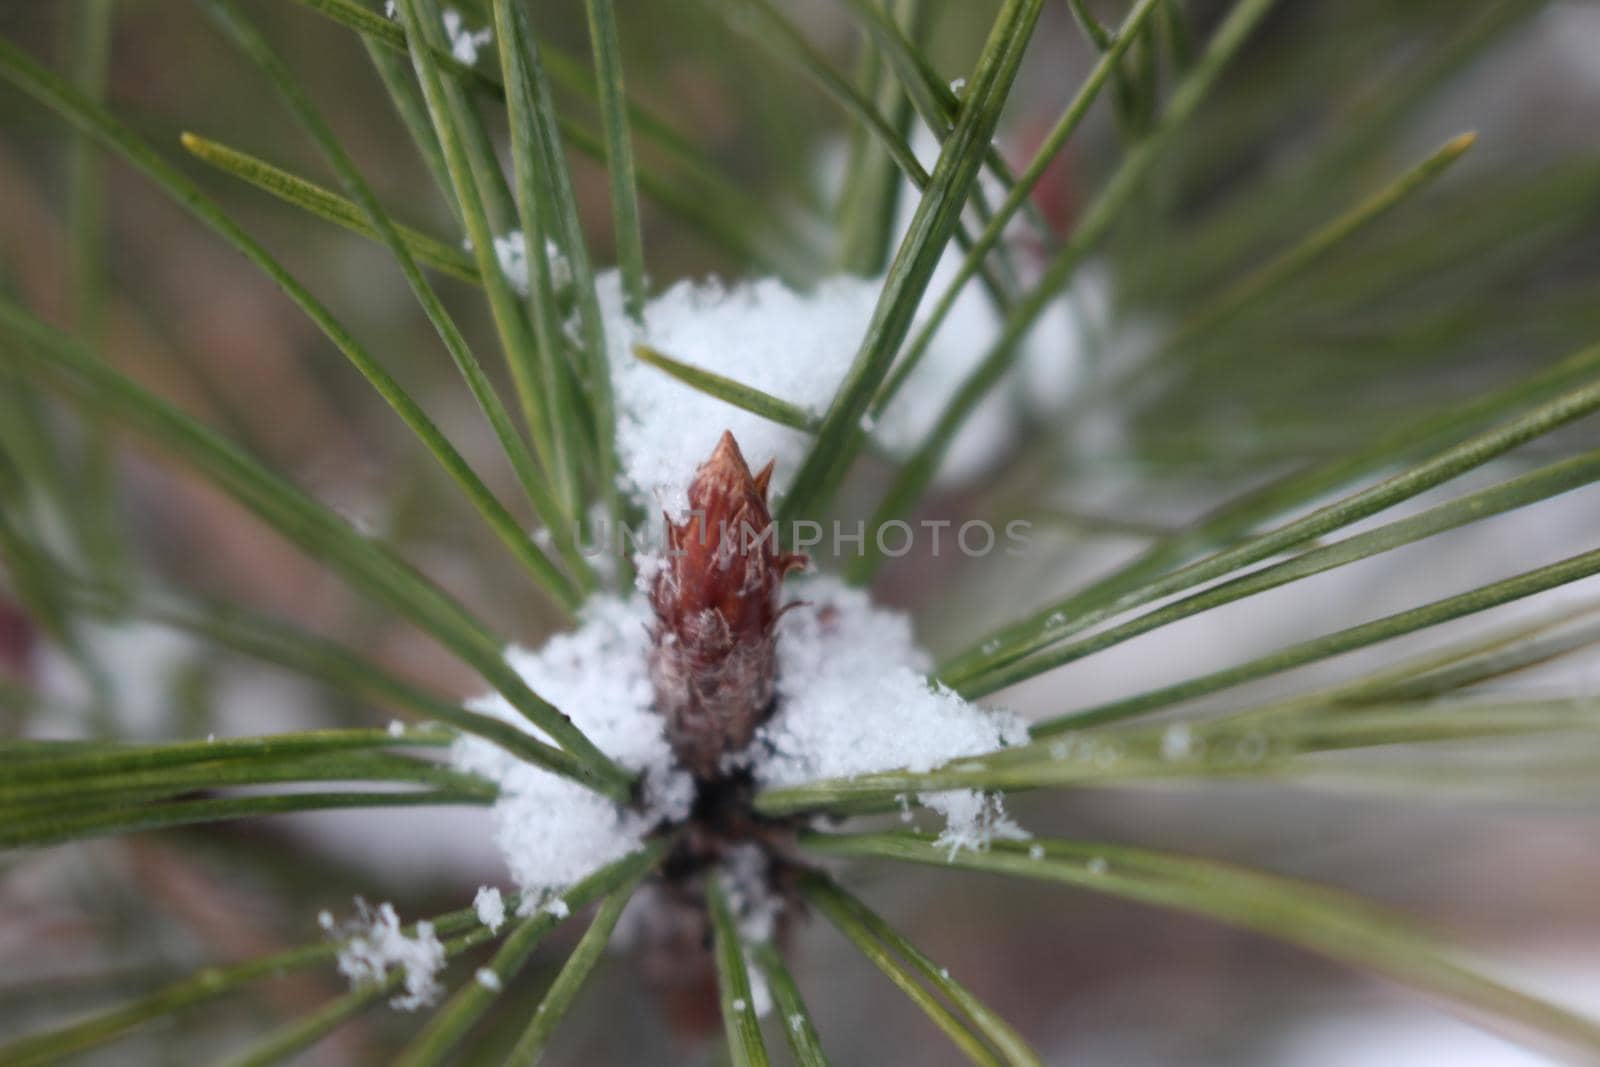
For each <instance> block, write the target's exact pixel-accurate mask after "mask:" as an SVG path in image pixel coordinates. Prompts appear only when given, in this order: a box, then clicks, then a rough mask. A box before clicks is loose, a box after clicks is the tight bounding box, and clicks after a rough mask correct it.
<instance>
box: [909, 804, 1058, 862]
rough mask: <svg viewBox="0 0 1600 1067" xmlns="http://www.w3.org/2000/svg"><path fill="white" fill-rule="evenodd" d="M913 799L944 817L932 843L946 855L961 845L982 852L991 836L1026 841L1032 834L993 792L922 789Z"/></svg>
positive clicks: (991, 839) (993, 839)
mask: <svg viewBox="0 0 1600 1067" xmlns="http://www.w3.org/2000/svg"><path fill="white" fill-rule="evenodd" d="M917 799H918V800H920V801H921V802H922V803H923V804H924V805H926V806H927V807H930V808H932V809H933V810H934V811H937V812H938V813H939V814H941V815H943V816H944V817H945V828H944V830H943V831H942V832H941V833H940V834H939V836H938V838H937V839H935V841H934V842H933V843H934V846H935V847H937V848H942V849H944V850H945V854H946V856H947V857H948V858H950V859H954V858H955V855H956V853H958V852H960V851H962V850H963V849H966V850H970V851H973V852H982V851H984V850H985V849H987V848H988V847H989V845H990V843H991V842H993V841H995V840H1006V841H1026V840H1027V839H1028V838H1030V837H1032V836H1033V835H1032V834H1030V833H1028V831H1026V830H1024V829H1023V828H1022V827H1020V826H1018V825H1017V824H1016V822H1015V821H1014V820H1013V819H1012V818H1011V817H1010V816H1009V815H1007V814H1006V809H1005V802H1004V801H1003V800H1002V799H1001V797H1000V796H999V794H996V793H980V792H978V791H977V790H973V789H952V790H949V791H947V792H943V793H923V794H921V795H920V796H919V797H918V798H917Z"/></svg>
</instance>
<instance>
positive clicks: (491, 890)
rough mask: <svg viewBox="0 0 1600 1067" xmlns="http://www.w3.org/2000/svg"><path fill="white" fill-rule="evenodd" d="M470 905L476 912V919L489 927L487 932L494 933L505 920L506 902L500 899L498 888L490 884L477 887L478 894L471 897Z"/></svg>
mask: <svg viewBox="0 0 1600 1067" xmlns="http://www.w3.org/2000/svg"><path fill="white" fill-rule="evenodd" d="M472 907H473V908H474V909H475V910H476V911H477V913H478V921H479V922H481V923H482V924H483V925H485V926H487V927H488V928H489V932H490V933H491V934H492V933H496V932H497V931H499V929H500V927H501V925H502V924H503V923H504V922H505V921H506V902H505V901H504V900H503V899H501V896H500V890H498V889H496V888H495V887H494V886H492V885H483V886H479V887H478V895H477V896H475V897H473V898H472Z"/></svg>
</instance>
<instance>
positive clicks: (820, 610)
mask: <svg viewBox="0 0 1600 1067" xmlns="http://www.w3.org/2000/svg"><path fill="white" fill-rule="evenodd" d="M789 593H790V595H791V596H792V597H793V598H795V599H797V600H799V601H800V604H799V605H798V606H796V607H794V608H793V609H791V610H789V611H787V612H785V613H784V615H783V618H782V619H780V620H779V622H778V672H779V673H778V711H777V714H775V715H774V716H773V718H772V720H771V721H770V722H768V723H767V724H766V725H765V726H764V727H762V729H761V730H760V732H759V734H758V737H757V745H758V746H760V747H763V748H765V749H766V753H765V754H764V755H763V756H762V757H761V758H759V759H758V760H757V761H756V765H755V767H756V776H757V778H758V779H760V780H761V781H762V782H763V783H764V784H770V785H796V784H799V783H802V782H807V781H814V780H816V779H819V778H848V777H855V776H857V775H862V774H869V773H872V772H874V771H887V770H896V769H901V768H903V769H905V770H910V771H930V770H933V769H934V768H935V767H938V766H940V765H941V764H944V763H948V762H949V761H951V760H953V759H959V758H960V757H962V756H977V755H982V754H984V753H988V752H993V751H994V750H995V749H997V748H1003V747H1006V746H1008V745H1015V744H1022V743H1024V742H1026V741H1027V738H1028V729H1027V726H1026V725H1025V724H1024V723H1023V721H1022V720H1021V719H1020V718H1018V717H1017V716H1015V715H1012V714H1010V713H1009V712H997V711H990V710H987V709H984V708H981V707H978V706H977V705H974V704H969V703H967V702H966V701H965V700H962V699H961V698H960V697H959V696H957V695H956V694H955V693H954V692H952V691H951V690H949V689H946V688H944V687H943V686H937V685H933V684H931V683H929V682H928V680H927V677H926V672H927V670H928V668H929V666H930V664H929V661H928V658H927V656H926V655H925V654H924V653H923V652H922V650H921V649H919V648H918V647H917V645H916V643H915V642H914V641H913V640H912V635H911V623H910V620H909V619H907V618H906V617H905V616H904V615H902V614H901V613H899V612H895V611H887V610H884V609H882V608H879V607H876V606H874V605H873V603H872V601H871V599H870V598H869V597H868V596H867V594H866V593H865V592H863V591H862V590H859V589H852V588H850V587H849V586H847V585H845V584H844V583H843V582H841V581H839V580H838V579H835V578H830V577H817V578H811V579H807V580H806V581H804V582H797V583H794V585H793V586H792V587H790V589H789Z"/></svg>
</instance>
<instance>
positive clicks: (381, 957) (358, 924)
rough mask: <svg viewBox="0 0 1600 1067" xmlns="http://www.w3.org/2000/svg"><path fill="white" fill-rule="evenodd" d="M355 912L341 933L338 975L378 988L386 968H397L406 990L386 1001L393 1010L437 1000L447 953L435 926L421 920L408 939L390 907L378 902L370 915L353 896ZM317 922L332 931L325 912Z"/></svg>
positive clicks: (352, 983)
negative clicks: (342, 936) (402, 974)
mask: <svg viewBox="0 0 1600 1067" xmlns="http://www.w3.org/2000/svg"><path fill="white" fill-rule="evenodd" d="M356 911H357V913H358V917H357V918H356V919H354V920H352V921H351V922H349V923H347V924H346V925H345V927H344V928H343V930H342V933H343V935H344V937H345V938H346V940H345V942H344V944H343V945H341V946H340V948H339V958H338V962H339V973H340V974H343V975H344V976H345V977H346V978H348V979H349V980H350V987H351V988H352V989H354V988H357V987H359V986H371V985H377V984H379V983H381V982H383V981H384V980H385V979H386V978H387V977H388V972H389V968H390V967H400V968H402V969H403V970H404V971H405V992H403V993H399V994H397V995H395V996H394V997H393V998H391V999H390V1001H389V1004H390V1005H391V1006H392V1007H394V1008H397V1009H399V1010H400V1011H416V1010H417V1009H418V1008H420V1007H424V1006H426V1005H428V1004H432V1003H433V1002H434V1001H435V1000H437V999H438V997H439V994H440V993H441V992H442V988H441V987H440V985H439V981H438V974H439V972H440V971H441V970H443V969H444V964H445V954H444V945H443V943H442V942H440V940H439V938H438V935H436V934H435V933H434V930H433V924H432V923H429V922H419V923H417V928H416V934H415V935H414V936H412V937H407V936H406V935H405V934H404V933H403V932H402V931H401V929H400V917H399V916H398V915H397V914H395V910H394V905H393V904H389V903H384V904H380V905H378V908H377V910H376V911H374V910H373V909H372V908H370V907H368V905H367V902H366V901H364V900H362V899H361V898H360V897H357V898H356ZM318 922H319V923H321V924H322V926H323V928H324V929H329V930H330V931H331V929H332V927H333V917H332V916H331V915H329V914H328V913H327V912H323V913H322V914H321V915H319V916H318Z"/></svg>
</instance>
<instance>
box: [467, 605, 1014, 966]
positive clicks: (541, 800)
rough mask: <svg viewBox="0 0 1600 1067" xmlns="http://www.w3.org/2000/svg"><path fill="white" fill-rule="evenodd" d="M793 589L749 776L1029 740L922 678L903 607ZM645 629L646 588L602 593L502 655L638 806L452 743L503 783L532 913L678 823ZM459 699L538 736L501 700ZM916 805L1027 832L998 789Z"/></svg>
mask: <svg viewBox="0 0 1600 1067" xmlns="http://www.w3.org/2000/svg"><path fill="white" fill-rule="evenodd" d="M788 593H789V596H790V598H791V599H793V600H797V601H798V602H799V603H798V604H797V605H796V606H795V607H793V608H792V609H791V610H789V611H787V612H785V613H784V615H783V617H782V618H781V619H780V620H779V623H778V661H779V678H778V685H777V694H778V710H777V712H776V713H775V715H774V716H773V718H772V719H771V720H770V721H769V722H768V723H766V724H765V725H764V726H763V727H762V728H761V729H760V730H759V731H758V732H757V736H756V740H755V741H754V742H753V744H752V746H751V749H750V750H749V751H748V752H747V753H744V754H743V758H742V762H743V763H745V764H747V765H748V766H750V767H751V769H752V772H753V774H754V775H755V777H756V779H757V780H758V781H759V782H761V783H763V784H768V785H790V784H797V783H801V782H806V781H812V780H816V779H819V778H833V777H848V776H854V775H860V774H867V773H871V772H873V771H887V770H895V769H900V768H905V769H908V770H912V771H927V770H932V769H933V768H935V767H937V766H939V765H941V764H944V763H947V762H949V761H950V760H953V759H957V758H960V757H963V756H974V755H981V754H983V753H986V752H991V751H993V750H995V749H997V748H1000V747H1004V746H1007V745H1013V744H1019V743H1022V742H1024V741H1026V740H1027V728H1026V726H1025V725H1024V724H1023V722H1022V720H1020V719H1019V718H1017V717H1016V716H1014V715H1011V714H1009V713H1004V712H993V711H989V710H986V709H984V708H981V707H978V706H976V705H973V704H969V703H967V702H966V701H964V700H962V699H961V698H960V697H958V696H957V695H956V694H955V693H953V692H951V691H950V690H948V689H945V688H942V687H937V686H933V685H930V683H929V682H928V681H927V678H926V673H925V672H926V671H927V670H928V667H929V661H928V658H927V656H926V655H925V654H924V653H923V652H922V651H921V650H920V649H919V648H918V647H917V645H916V643H915V641H914V640H913V639H912V633H911V624H910V622H909V620H908V619H907V618H906V617H905V616H904V615H901V614H899V613H897V612H893V611H887V610H884V609H881V608H878V607H876V606H875V605H874V604H873V603H872V601H871V599H870V598H869V597H868V595H867V594H866V593H865V592H863V591H861V590H858V589H852V588H849V587H848V586H846V585H844V584H843V583H842V582H840V581H839V580H837V579H834V578H823V577H817V578H812V579H809V580H806V581H803V582H800V583H795V584H793V585H792V586H790V587H788ZM649 624H650V608H649V605H648V603H647V601H646V600H645V598H644V597H643V596H642V595H638V594H635V595H634V596H632V597H631V598H630V599H627V600H624V599H621V598H618V597H614V596H602V597H598V598H596V599H594V600H591V601H590V602H589V603H588V604H587V605H586V606H585V608H584V610H583V613H582V619H581V622H580V625H579V627H578V629H576V630H575V631H572V632H570V633H566V634H561V635H558V636H556V637H554V638H552V639H551V640H550V641H549V642H548V643H547V644H546V645H545V646H544V647H543V648H541V649H540V650H538V651H537V652H530V651H527V650H524V649H520V648H512V649H510V650H509V651H508V653H507V661H508V662H509V663H510V664H511V665H512V667H514V668H515V669H516V671H517V673H518V674H519V675H521V676H522V678H523V679H524V680H525V681H526V682H527V683H528V684H529V686H531V687H532V688H533V690H534V691H535V692H537V693H539V694H540V695H541V696H543V697H544V698H545V699H546V700H548V701H550V702H551V703H553V704H554V705H555V706H556V707H558V708H560V709H561V710H562V711H564V712H565V713H566V714H567V715H569V716H570V717H571V718H572V721H573V722H574V723H575V724H576V725H577V727H578V728H579V729H580V730H582V731H584V733H585V734H586V735H587V736H588V737H589V739H590V740H591V741H593V742H594V743H595V744H596V745H597V746H599V748H600V749H601V750H602V751H604V752H606V753H607V754H608V755H610V756H611V757H612V758H614V759H615V760H617V762H618V763H620V764H621V765H622V766H624V767H626V768H628V769H630V770H633V771H638V772H642V773H643V775H644V782H645V785H644V796H645V804H644V810H643V811H634V810H629V809H624V808H620V807H618V806H617V805H616V804H614V803H613V802H612V801H610V800H608V799H607V798H605V797H602V796H600V795H599V794H597V793H594V792H592V791H590V790H589V789H586V788H584V787H583V786H580V785H578V784H577V783H575V782H572V781H570V780H568V779H566V778H562V777H559V776H557V775H554V774H551V773H550V772H548V771H545V770H543V769H541V768H539V767H536V766H534V765H532V764H530V763H527V762H525V761H523V760H521V759H519V758H517V757H515V756H513V755H511V754H510V753H508V752H506V751H505V750H504V749H502V748H500V747H499V746H497V745H495V744H493V743H491V742H489V741H486V740H483V739H482V738H478V737H472V736H464V737H462V738H460V739H458V740H457V741H456V743H455V744H454V746H453V747H452V750H451V758H452V762H453V763H454V765H455V766H456V767H458V768H459V769H461V770H464V771H468V772H471V773H474V774H480V775H483V776H484V777H486V778H489V779H490V780H492V781H494V782H496V783H497V784H498V785H499V787H500V797H499V799H498V800H497V801H496V802H495V805H494V807H493V809H492V820H493V825H494V834H495V842H496V844H497V846H498V847H499V849H500V852H501V854H502V856H503V857H504V858H505V861H506V866H507V868H508V869H509V871H510V873H511V877H512V880H513V881H514V882H515V883H516V884H517V886H518V888H520V889H522V890H523V891H524V893H525V894H526V895H525V897H524V904H525V905H526V906H528V907H529V908H536V907H538V906H539V904H540V902H543V901H547V900H549V898H550V897H552V896H553V895H554V894H556V893H559V892H560V891H561V890H563V889H565V888H566V887H568V886H570V885H572V884H573V883H574V882H576V881H577V880H578V879H580V878H582V877H584V876H585V875H587V874H589V873H591V872H592V871H594V870H596V869H597V868H599V867H601V866H603V865H604V864H606V863H610V862H612V861H614V860H617V859H621V858H622V857H623V856H625V855H627V854H628V853H630V852H632V851H634V850H636V849H637V848H639V847H640V846H641V845H642V844H643V843H644V840H645V838H646V836H647V835H648V834H649V833H650V831H651V830H652V829H654V828H655V827H656V826H658V825H660V824H662V823H664V822H677V821H681V820H683V819H684V818H686V817H687V816H688V813H689V805H690V803H691V801H692V800H693V795H694V794H693V785H692V782H691V781H690V779H689V776H688V775H687V774H686V773H684V772H683V771H681V770H679V769H677V768H676V767H675V766H674V763H673V759H672V753H671V749H670V747H669V745H668V744H667V741H666V738H665V736H664V734H663V730H662V725H663V724H662V720H661V718H660V717H659V716H658V715H657V714H656V713H655V711H654V709H653V706H652V704H653V693H652V688H651V685H650V680H649V675H648V669H647V660H648V655H649ZM468 706H469V707H470V708H472V710H474V711H478V712H482V713H484V714H488V715H494V716H496V717H498V718H501V719H503V720H505V721H507V722H509V723H512V724H514V725H517V726H519V727H521V728H523V729H526V730H528V731H529V732H530V733H533V734H535V735H536V736H537V735H539V732H538V731H537V729H535V728H534V727H533V726H532V725H531V724H529V723H528V722H527V720H526V719H524V718H523V717H522V716H521V715H520V714H519V713H517V712H516V711H515V710H514V709H513V708H512V707H511V706H510V704H509V703H507V702H506V700H505V699H504V698H503V697H501V696H499V695H498V694H490V695H487V696H483V697H479V698H476V699H474V700H472V701H470V702H469V704H468ZM919 799H920V800H921V801H922V802H923V803H924V804H927V805H929V806H931V807H934V808H935V809H936V810H938V811H941V812H943V813H944V814H946V816H947V817H948V818H949V821H950V826H949V828H948V829H947V831H946V834H947V837H948V839H947V840H946V841H945V843H946V845H948V846H950V847H953V848H981V847H984V846H985V845H986V844H987V843H988V841H989V840H990V839H991V838H994V837H1016V836H1018V835H1019V834H1021V831H1020V829H1018V828H1017V826H1016V824H1015V823H1014V822H1012V821H1011V820H1010V819H1009V818H1007V817H1006V815H1005V812H1004V810H1003V808H1002V807H1001V805H1000V801H999V798H998V797H982V796H979V795H977V794H968V793H966V792H964V791H956V792H954V793H949V794H944V793H939V794H933V795H931V796H927V795H925V796H923V797H920V798H919ZM762 862H764V861H763V860H762V859H761V857H760V856H759V854H757V855H756V856H755V857H754V858H753V859H752V858H751V857H739V856H737V855H736V856H735V857H734V858H733V860H732V861H731V863H730V872H731V875H732V876H733V878H734V884H735V887H736V889H735V893H736V895H738V894H743V896H742V897H741V898H740V899H741V900H742V906H741V915H742V918H743V920H744V922H745V924H746V926H747V929H746V936H747V937H751V938H753V939H757V940H759V939H761V938H763V937H765V936H769V935H770V930H771V926H772V922H773V918H774V916H775V914H776V904H775V902H773V901H770V900H764V877H763V876H764V871H763V870H762V869H761V868H760V867H759V866H758V865H759V864H760V863H762ZM481 896H482V894H480V897H481ZM557 903H560V902H559V901H551V904H552V905H553V904H557ZM479 904H480V906H482V901H481V900H480V902H479ZM481 914H483V913H482V912H480V915H481ZM485 921H486V922H487V921H488V920H485Z"/></svg>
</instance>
